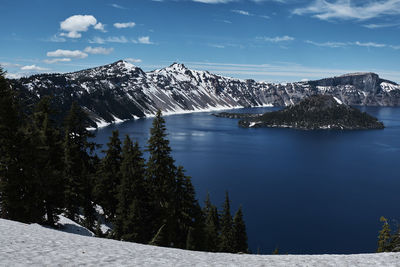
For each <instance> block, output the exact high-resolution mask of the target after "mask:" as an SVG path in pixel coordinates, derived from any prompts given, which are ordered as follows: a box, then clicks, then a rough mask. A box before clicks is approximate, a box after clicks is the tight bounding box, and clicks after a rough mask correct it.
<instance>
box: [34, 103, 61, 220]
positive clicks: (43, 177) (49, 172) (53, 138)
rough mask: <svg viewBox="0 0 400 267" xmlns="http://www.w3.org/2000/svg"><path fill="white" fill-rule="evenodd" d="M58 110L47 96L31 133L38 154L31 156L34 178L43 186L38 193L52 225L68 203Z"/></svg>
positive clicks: (39, 107) (36, 111) (36, 110)
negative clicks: (63, 174)
mask: <svg viewBox="0 0 400 267" xmlns="http://www.w3.org/2000/svg"><path fill="white" fill-rule="evenodd" d="M54 113H55V111H54V110H53V109H52V107H51V98H50V97H43V98H42V99H41V100H40V102H39V103H38V104H37V106H36V108H35V111H34V113H33V123H32V126H31V127H32V130H31V131H32V133H31V134H30V137H31V139H32V147H34V148H35V151H34V152H35V155H34V156H33V158H32V159H31V160H32V162H34V164H35V168H34V170H33V171H34V172H33V174H34V176H35V177H34V178H33V179H35V180H37V181H38V183H39V185H40V187H39V188H38V191H37V193H38V194H40V198H41V202H42V203H43V204H44V210H45V213H46V217H47V220H46V223H47V224H49V225H54V224H55V223H56V222H57V220H58V216H57V215H58V214H60V213H61V209H62V208H63V204H64V195H63V194H64V179H63V176H62V172H63V149H62V138H61V134H60V131H59V130H58V129H57V128H56V123H55V121H54V120H53V119H52V115H53V114H54Z"/></svg>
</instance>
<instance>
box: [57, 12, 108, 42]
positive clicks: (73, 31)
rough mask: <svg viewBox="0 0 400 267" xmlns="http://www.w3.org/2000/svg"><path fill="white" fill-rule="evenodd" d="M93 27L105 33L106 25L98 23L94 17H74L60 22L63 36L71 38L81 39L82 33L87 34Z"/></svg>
mask: <svg viewBox="0 0 400 267" xmlns="http://www.w3.org/2000/svg"><path fill="white" fill-rule="evenodd" d="M91 26H93V27H94V28H95V29H96V30H101V31H104V25H103V24H102V23H100V22H97V19H96V18H95V17H94V16H92V15H73V16H71V17H69V18H67V19H66V20H64V21H62V22H60V28H61V30H63V31H65V32H63V33H61V34H60V35H61V36H66V37H69V38H81V37H82V34H81V32H86V31H87V30H88V29H89V27H91Z"/></svg>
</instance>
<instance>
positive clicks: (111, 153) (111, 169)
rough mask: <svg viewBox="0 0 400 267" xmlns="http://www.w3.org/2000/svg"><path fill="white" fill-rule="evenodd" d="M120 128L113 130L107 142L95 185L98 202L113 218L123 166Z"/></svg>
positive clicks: (108, 215) (109, 216)
mask: <svg viewBox="0 0 400 267" xmlns="http://www.w3.org/2000/svg"><path fill="white" fill-rule="evenodd" d="M118 135H119V133H118V130H115V131H113V132H112V136H111V137H110V142H109V143H107V150H104V151H103V152H104V153H105V157H104V158H103V160H102V161H101V167H100V169H99V171H98V181H97V182H96V187H95V196H96V200H97V203H98V204H99V205H100V206H101V207H102V208H103V210H104V213H105V214H106V215H107V217H108V218H110V219H111V220H112V219H113V218H114V216H115V213H116V209H117V191H118V186H119V185H120V182H121V178H120V168H121V161H122V157H121V151H122V149H121V140H120V139H119V137H118Z"/></svg>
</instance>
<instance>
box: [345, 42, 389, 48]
mask: <svg viewBox="0 0 400 267" xmlns="http://www.w3.org/2000/svg"><path fill="white" fill-rule="evenodd" d="M353 44H354V45H357V46H365V47H379V48H380V47H386V45H385V44H379V43H374V42H368V43H361V42H359V41H357V42H354V43H353Z"/></svg>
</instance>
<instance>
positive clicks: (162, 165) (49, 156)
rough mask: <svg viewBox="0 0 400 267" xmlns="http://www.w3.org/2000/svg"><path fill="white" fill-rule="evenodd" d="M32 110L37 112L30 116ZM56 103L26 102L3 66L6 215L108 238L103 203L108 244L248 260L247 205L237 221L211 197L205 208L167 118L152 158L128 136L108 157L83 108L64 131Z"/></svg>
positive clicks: (1, 159)
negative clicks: (63, 221) (61, 221)
mask: <svg viewBox="0 0 400 267" xmlns="http://www.w3.org/2000/svg"><path fill="white" fill-rule="evenodd" d="M27 110H29V111H27ZM56 115H57V110H56V109H54V108H53V105H52V98H51V97H48V96H46V97H42V98H41V100H40V102H38V103H37V104H36V105H35V106H34V107H26V106H24V105H23V103H21V102H20V101H19V97H18V96H17V94H16V92H15V91H14V90H13V89H12V88H11V87H10V85H9V84H8V82H7V79H5V77H4V72H3V71H2V69H1V68H0V215H1V218H5V219H10V220H16V221H20V222H25V223H39V224H46V225H50V226H55V225H57V221H58V215H60V214H63V215H65V216H66V217H68V218H69V219H71V220H74V221H76V222H78V223H80V224H82V225H84V226H85V227H87V228H88V229H90V230H92V231H94V232H96V233H97V234H98V235H102V233H101V231H100V230H99V228H100V221H98V220H97V219H98V218H97V216H96V210H95V207H96V205H99V206H101V207H102V208H103V211H104V215H105V218H106V220H107V221H108V222H109V223H111V224H112V226H113V227H112V231H111V232H110V233H108V234H107V237H109V238H113V239H117V240H125V241H133V242H138V243H143V244H152V245H158V246H167V247H175V248H183V249H191V250H203V251H213V252H232V253H236V252H243V253H247V252H248V245H247V234H246V226H245V222H244V219H243V212H242V208H241V207H240V208H239V209H238V210H237V212H236V213H235V215H234V216H232V215H231V208H230V200H229V196H228V193H226V197H225V202H224V205H223V209H222V211H218V209H217V207H216V206H214V205H213V204H212V203H211V201H210V197H209V195H208V196H207V199H206V201H205V204H204V206H203V208H202V207H201V206H200V205H199V202H198V200H197V199H196V194H195V189H194V187H193V184H192V181H191V177H189V176H187V175H186V174H185V170H184V168H183V167H182V166H176V164H175V161H174V159H173V157H172V155H171V152H172V151H171V147H170V145H169V141H168V139H167V133H166V127H165V120H164V119H163V117H162V114H161V112H160V111H159V112H158V113H157V115H156V117H155V118H154V120H153V124H152V127H151V130H150V138H149V140H148V144H147V146H146V150H145V151H146V152H148V155H149V157H148V159H147V160H146V159H145V158H144V156H143V151H142V150H141V148H140V147H139V144H138V142H137V141H134V140H132V139H131V138H130V137H129V136H128V135H127V136H125V137H124V139H123V141H121V139H120V137H119V133H118V131H113V133H112V136H111V137H110V138H109V142H108V143H107V145H106V149H105V150H103V153H104V157H103V158H99V157H98V155H97V154H96V150H97V149H99V148H100V146H99V145H98V144H96V143H94V142H92V141H91V140H93V137H94V133H93V132H91V131H89V130H87V128H86V127H87V124H86V122H87V117H86V116H87V115H86V113H85V112H84V110H83V109H82V108H81V107H79V106H78V105H77V104H76V103H73V104H72V106H71V109H70V110H69V112H68V113H67V115H66V116H65V118H64V121H63V123H60V122H58V121H57V120H55V119H54V118H55V117H56Z"/></svg>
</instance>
